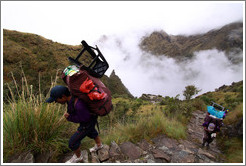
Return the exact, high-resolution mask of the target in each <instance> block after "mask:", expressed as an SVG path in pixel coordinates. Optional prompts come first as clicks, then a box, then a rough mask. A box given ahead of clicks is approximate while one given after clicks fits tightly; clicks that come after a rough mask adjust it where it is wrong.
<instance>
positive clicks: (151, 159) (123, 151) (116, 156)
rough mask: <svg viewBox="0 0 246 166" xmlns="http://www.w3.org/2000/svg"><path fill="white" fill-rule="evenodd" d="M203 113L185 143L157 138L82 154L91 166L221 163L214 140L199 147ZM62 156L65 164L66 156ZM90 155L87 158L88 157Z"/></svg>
mask: <svg viewBox="0 0 246 166" xmlns="http://www.w3.org/2000/svg"><path fill="white" fill-rule="evenodd" d="M205 114H206V112H203V111H199V110H197V111H195V112H193V113H192V118H191V119H190V122H189V124H188V126H187V128H188V131H187V132H188V136H187V140H179V141H177V140H175V139H171V138H168V137H167V136H165V135H160V136H158V137H156V138H154V139H152V140H151V143H149V142H147V141H146V140H142V141H140V142H138V143H137V144H133V143H132V142H124V143H122V144H120V145H117V144H116V143H115V142H112V143H111V145H109V146H108V145H106V146H105V147H104V148H103V149H101V150H99V151H98V152H97V153H93V154H89V155H88V153H87V151H84V154H86V155H85V158H86V161H84V162H94V163H98V162H101V163H223V160H222V159H221V151H220V150H219V149H218V147H217V146H216V140H214V142H212V143H211V144H210V147H209V148H207V147H202V146H201V144H202V137H203V127H202V124H203V121H204V118H205ZM71 155H72V154H71V153H70V154H69V156H66V157H64V160H62V161H61V162H64V161H65V160H67V159H68V158H69V157H71ZM88 156H89V157H88Z"/></svg>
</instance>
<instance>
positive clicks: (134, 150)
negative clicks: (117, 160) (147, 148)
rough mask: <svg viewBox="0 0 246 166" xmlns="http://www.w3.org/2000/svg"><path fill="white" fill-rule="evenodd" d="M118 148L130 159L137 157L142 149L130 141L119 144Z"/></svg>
mask: <svg viewBox="0 0 246 166" xmlns="http://www.w3.org/2000/svg"><path fill="white" fill-rule="evenodd" d="M120 149H121V152H122V153H123V154H124V155H126V156H127V157H128V158H130V159H131V160H136V159H138V158H139V157H140V156H141V154H142V150H141V149H140V148H139V147H137V146H136V145H134V144H133V143H131V142H125V143H123V144H121V145H120Z"/></svg>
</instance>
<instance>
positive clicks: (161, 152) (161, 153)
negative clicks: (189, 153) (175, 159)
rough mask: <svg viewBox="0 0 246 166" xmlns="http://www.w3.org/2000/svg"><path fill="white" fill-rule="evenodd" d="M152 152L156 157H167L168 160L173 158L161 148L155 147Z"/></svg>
mask: <svg viewBox="0 0 246 166" xmlns="http://www.w3.org/2000/svg"><path fill="white" fill-rule="evenodd" d="M152 153H153V156H154V158H156V159H165V160H166V161H167V162H170V161H171V158H170V157H169V156H168V155H167V154H165V153H164V152H163V151H162V150H160V149H153V150H152Z"/></svg>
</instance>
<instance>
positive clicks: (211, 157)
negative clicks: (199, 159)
mask: <svg viewBox="0 0 246 166" xmlns="http://www.w3.org/2000/svg"><path fill="white" fill-rule="evenodd" d="M198 154H202V155H205V156H207V157H208V158H210V159H212V160H215V159H216V158H215V157H214V156H213V155H212V154H210V153H208V152H205V151H203V150H202V149H201V148H199V150H198Z"/></svg>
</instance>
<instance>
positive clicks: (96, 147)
mask: <svg viewBox="0 0 246 166" xmlns="http://www.w3.org/2000/svg"><path fill="white" fill-rule="evenodd" d="M102 148H103V144H101V145H100V146H97V144H95V146H94V147H93V148H90V152H96V151H98V150H99V149H102Z"/></svg>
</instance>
